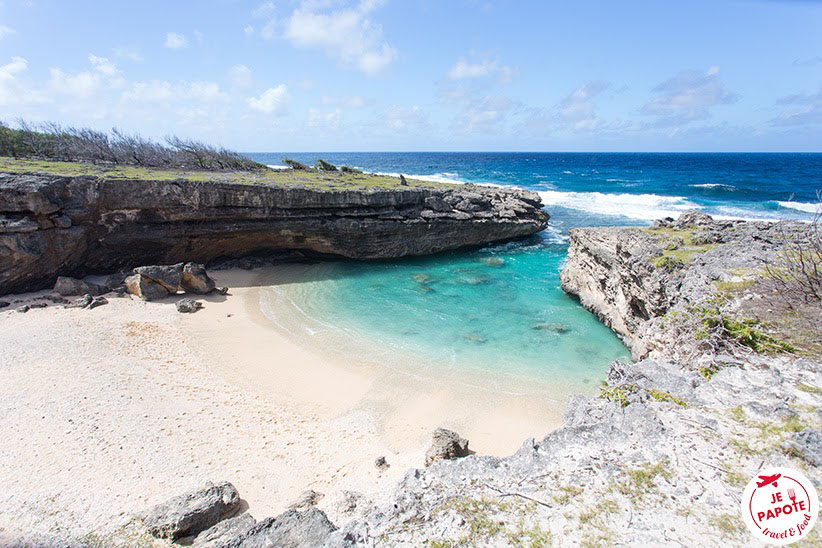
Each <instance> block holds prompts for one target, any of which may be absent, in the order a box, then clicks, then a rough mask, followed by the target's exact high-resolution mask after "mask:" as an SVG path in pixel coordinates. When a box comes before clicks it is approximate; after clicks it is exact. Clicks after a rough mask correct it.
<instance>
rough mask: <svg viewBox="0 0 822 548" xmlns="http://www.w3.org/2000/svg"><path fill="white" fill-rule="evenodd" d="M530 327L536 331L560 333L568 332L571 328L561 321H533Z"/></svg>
mask: <svg viewBox="0 0 822 548" xmlns="http://www.w3.org/2000/svg"><path fill="white" fill-rule="evenodd" d="M531 328H532V329H536V330H537V331H551V332H553V333H559V334H560V335H561V334H563V333H568V332H569V331H570V330H571V328H570V327H568V326H567V325H564V324H561V323H551V322H546V323H535V324H534V325H532V326H531Z"/></svg>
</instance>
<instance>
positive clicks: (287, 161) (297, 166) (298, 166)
mask: <svg viewBox="0 0 822 548" xmlns="http://www.w3.org/2000/svg"><path fill="white" fill-rule="evenodd" d="M283 163H284V164H285V165H287V166H288V167H290V168H291V169H295V170H297V171H308V170H310V169H311V168H310V167H308V166H307V165H305V164H301V163H300V162H298V161H297V160H292V159H291V158H283Z"/></svg>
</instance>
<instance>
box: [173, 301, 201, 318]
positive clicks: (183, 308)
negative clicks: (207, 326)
mask: <svg viewBox="0 0 822 548" xmlns="http://www.w3.org/2000/svg"><path fill="white" fill-rule="evenodd" d="M175 306H176V307H177V312H180V313H181V314H193V313H194V312H197V311H198V310H200V309H201V308H202V307H203V303H201V302H200V301H195V300H194V299H180V300H179V301H177V304H176V305H175Z"/></svg>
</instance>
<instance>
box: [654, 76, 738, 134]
mask: <svg viewBox="0 0 822 548" xmlns="http://www.w3.org/2000/svg"><path fill="white" fill-rule="evenodd" d="M653 91H654V93H655V94H656V97H654V98H653V99H651V100H650V101H648V102H647V103H646V104H645V106H643V107H642V112H643V113H644V114H648V115H651V116H657V117H658V118H657V121H656V124H655V125H657V126H658V127H671V126H679V125H683V124H687V123H689V122H692V121H694V120H701V119H705V118H709V117H710V115H711V113H710V110H711V108H712V107H714V106H717V105H723V104H729V103H733V102H734V101H736V100H737V96H736V95H735V94H734V93H732V92H731V91H729V90H728V89H727V88H726V87H725V86H724V85H723V84H722V80H721V79H720V75H719V67H717V66H713V67H711V68H709V69H708V70H707V72H705V73H704V74H703V73H699V72H694V71H686V72H680V73H679V74H678V75H676V76H675V77H673V78H671V79H670V80H666V81H665V82H662V83H661V84H659V85H658V86H657V87H655V88H654V89H653Z"/></svg>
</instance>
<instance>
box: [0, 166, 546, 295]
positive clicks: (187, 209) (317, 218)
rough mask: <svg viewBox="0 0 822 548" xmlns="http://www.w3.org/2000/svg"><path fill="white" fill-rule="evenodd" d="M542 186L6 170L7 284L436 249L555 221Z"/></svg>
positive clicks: (3, 240)
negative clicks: (254, 258)
mask: <svg viewBox="0 0 822 548" xmlns="http://www.w3.org/2000/svg"><path fill="white" fill-rule="evenodd" d="M540 206H541V203H540V199H539V197H538V196H537V195H536V194H533V193H529V192H523V191H517V190H507V189H500V188H493V189H492V188H487V187H476V186H464V187H463V186H457V185H453V186H451V185H437V186H434V187H431V188H426V187H423V186H409V187H401V186H397V187H394V188H388V189H385V188H374V189H353V190H345V189H339V188H332V189H328V188H310V187H293V188H292V187H288V186H275V185H264V184H232V183H225V182H198V181H193V180H174V181H163V180H157V181H155V180H142V179H141V180H127V179H126V180H122V179H121V180H112V179H108V178H106V177H100V176H77V177H63V176H56V175H46V174H40V175H31V174H11V173H7V174H0V257H2V260H0V295H2V294H5V293H10V292H19V291H25V290H32V289H39V288H42V287H45V286H48V285H49V284H53V283H54V280H55V278H56V276H58V275H70V276H82V275H84V274H87V273H93V272H111V271H113V270H115V269H118V268H122V267H130V266H137V265H141V264H169V263H175V262H180V261H197V262H208V261H211V260H213V259H215V258H218V257H237V256H241V255H244V254H248V253H252V252H258V251H280V250H300V251H305V252H308V253H314V254H322V255H330V256H337V257H348V258H355V259H383V258H394V257H401V256H405V255H423V254H428V253H436V252H438V251H444V250H449V249H455V248H459V247H462V246H470V245H479V244H485V243H488V242H493V241H497V240H505V239H509V238H516V237H520V236H526V235H529V234H532V233H534V232H537V231H540V230H542V229H544V228H545V226H546V224H547V220H548V216H547V214H545V213H544V212H543V211H542V210H541V209H540Z"/></svg>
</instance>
